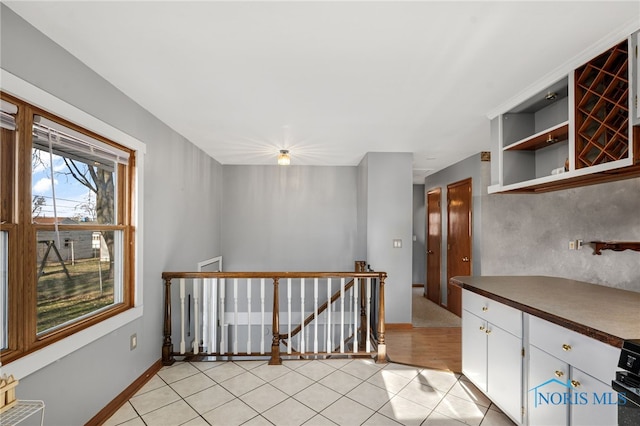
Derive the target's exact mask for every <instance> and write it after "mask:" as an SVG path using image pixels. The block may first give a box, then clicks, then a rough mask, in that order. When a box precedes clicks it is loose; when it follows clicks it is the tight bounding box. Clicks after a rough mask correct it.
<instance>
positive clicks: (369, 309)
mask: <svg viewBox="0 0 640 426" xmlns="http://www.w3.org/2000/svg"><path fill="white" fill-rule="evenodd" d="M366 293H367V305H366V311H367V343H366V351H367V353H369V352H371V278H367V289H366Z"/></svg>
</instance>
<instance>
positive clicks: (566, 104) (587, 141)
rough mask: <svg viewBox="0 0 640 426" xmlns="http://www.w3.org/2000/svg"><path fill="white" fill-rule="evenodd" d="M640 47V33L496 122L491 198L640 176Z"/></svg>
mask: <svg viewBox="0 0 640 426" xmlns="http://www.w3.org/2000/svg"><path fill="white" fill-rule="evenodd" d="M637 43H638V34H634V35H632V36H630V37H628V38H627V39H624V40H622V41H619V42H618V43H616V44H615V45H613V46H611V47H610V48H609V49H606V50H605V51H602V52H600V53H599V54H597V55H596V56H594V57H593V58H591V59H590V60H588V61H586V62H584V63H581V64H579V65H578V66H576V67H575V68H574V69H571V70H568V72H567V74H566V75H564V76H562V77H561V78H559V79H556V80H555V81H551V82H549V83H548V84H546V85H543V86H542V87H541V89H540V90H538V91H537V92H536V93H533V94H532V95H531V96H529V97H528V98H526V99H525V100H522V101H520V102H518V103H517V104H516V105H515V106H512V107H510V108H509V109H507V110H503V111H502V112H501V113H499V114H497V115H496V116H495V117H494V118H492V122H491V130H492V131H491V138H492V141H493V143H494V144H495V145H494V146H497V149H495V150H494V153H495V154H497V157H498V158H497V161H498V167H497V168H495V167H494V168H492V171H493V172H494V173H497V174H498V176H497V178H496V177H495V176H494V177H493V178H492V182H493V183H494V185H492V186H490V187H489V192H490V193H493V192H506V191H521V192H538V191H540V192H542V191H548V190H553V189H561V188H564V187H569V186H579V185H581V184H588V183H595V182H596V181H597V180H598V179H602V180H603V181H604V180H605V179H608V180H612V178H611V172H612V171H613V172H614V173H615V174H616V176H619V178H623V177H632V176H631V174H632V173H636V174H635V175H636V176H640V161H636V162H635V165H636V167H630V166H634V160H638V159H640V156H639V155H638V153H637V152H634V127H633V126H634V124H640V112H638V110H640V108H637V106H636V104H635V102H636V97H637V93H638V90H639V89H638V86H640V85H638V78H639V74H638V73H639V72H640V71H639V70H638V68H640V66H639V65H638V58H637V56H636V53H635V51H636V46H637ZM635 131H636V133H640V129H638V128H636V129H635ZM639 139H640V136H639V135H637V134H636V145H638V142H637V140H639ZM636 149H637V147H636ZM636 168H637V170H636ZM603 172H608V173H607V174H606V175H604V174H603Z"/></svg>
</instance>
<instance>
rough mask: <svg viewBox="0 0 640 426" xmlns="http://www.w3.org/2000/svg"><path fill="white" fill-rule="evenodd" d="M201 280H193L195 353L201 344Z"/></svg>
mask: <svg viewBox="0 0 640 426" xmlns="http://www.w3.org/2000/svg"><path fill="white" fill-rule="evenodd" d="M199 290H200V280H199V279H194V280H193V353H194V354H196V355H197V354H198V353H199V352H200V351H199V346H200V333H199V332H200V291H199Z"/></svg>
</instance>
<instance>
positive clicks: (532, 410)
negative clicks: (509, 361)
mask: <svg viewBox="0 0 640 426" xmlns="http://www.w3.org/2000/svg"><path fill="white" fill-rule="evenodd" d="M569 374H570V371H569V364H567V363H565V362H563V361H561V360H559V359H558V358H556V357H554V356H551V355H549V354H548V353H546V352H544V351H543V350H541V349H538V348H537V347H535V346H529V385H528V387H529V389H527V400H528V402H527V413H528V418H529V424H530V425H557V426H560V425H568V424H569V405H568V402H569V401H568V397H567V395H570V390H569V389H570V380H569ZM576 424H578V423H576Z"/></svg>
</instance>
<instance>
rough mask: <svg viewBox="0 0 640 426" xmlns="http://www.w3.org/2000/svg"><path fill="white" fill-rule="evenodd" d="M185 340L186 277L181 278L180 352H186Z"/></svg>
mask: <svg viewBox="0 0 640 426" xmlns="http://www.w3.org/2000/svg"><path fill="white" fill-rule="evenodd" d="M185 350H186V344H185V341H184V278H180V353H181V354H183V353H185Z"/></svg>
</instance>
